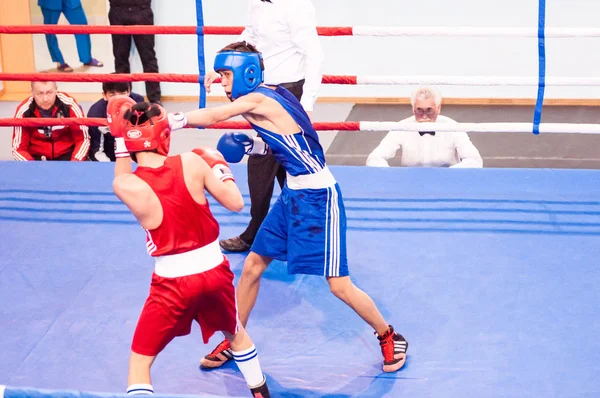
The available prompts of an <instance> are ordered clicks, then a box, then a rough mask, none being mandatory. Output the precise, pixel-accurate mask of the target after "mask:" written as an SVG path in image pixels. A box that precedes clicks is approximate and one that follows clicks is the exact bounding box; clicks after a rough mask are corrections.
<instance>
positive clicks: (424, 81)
mask: <svg viewBox="0 0 600 398" xmlns="http://www.w3.org/2000/svg"><path fill="white" fill-rule="evenodd" d="M538 83H539V78H538V77H537V76H536V77H533V76H532V77H527V76H443V75H428V76H361V75H358V76H356V84H365V85H407V86H409V85H439V86H460V85H468V86H536V87H537V85H538ZM546 86H600V77H546Z"/></svg>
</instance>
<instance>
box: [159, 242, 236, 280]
mask: <svg viewBox="0 0 600 398" xmlns="http://www.w3.org/2000/svg"><path fill="white" fill-rule="evenodd" d="M224 259H225V256H223V253H222V252H221V248H220V247H219V241H218V240H215V241H214V242H212V243H209V244H208V245H206V246H203V247H201V248H199V249H195V250H191V251H189V252H185V253H179V254H171V255H166V256H158V257H155V263H154V272H155V273H156V275H158V276H162V277H164V278H177V277H180V276H186V275H194V274H200V273H202V272H205V271H208V270H211V269H213V268H215V267H216V266H218V265H219V264H221V263H222V262H223V260H224Z"/></svg>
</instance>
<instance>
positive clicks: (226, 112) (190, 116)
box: [185, 94, 264, 127]
mask: <svg viewBox="0 0 600 398" xmlns="http://www.w3.org/2000/svg"><path fill="white" fill-rule="evenodd" d="M263 98H264V97H263V96H262V95H259V94H248V95H245V96H243V97H240V98H238V99H236V100H235V101H233V102H232V103H230V104H227V105H221V106H217V107H215V108H205V109H196V110H194V111H191V112H187V113H186V114H185V117H186V118H187V127H207V126H210V125H211V124H215V123H217V122H222V121H224V120H227V119H230V118H232V117H235V116H239V115H242V114H244V113H256V112H257V109H258V106H259V104H260V103H261V102H262V100H263Z"/></svg>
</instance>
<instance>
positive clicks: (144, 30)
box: [0, 25, 352, 36]
mask: <svg viewBox="0 0 600 398" xmlns="http://www.w3.org/2000/svg"><path fill="white" fill-rule="evenodd" d="M243 30H244V27H242V26H203V27H202V29H201V30H200V29H199V28H198V27H196V26H157V25H129V26H120V25H112V26H95V25H12V26H9V25H4V26H0V33H9V34H35V33H50V34H81V33H87V34H119V33H120V34H146V35H150V34H166V35H196V34H205V35H239V34H241V33H242V31H243ZM317 32H318V33H319V35H320V36H352V28H351V27H318V28H317Z"/></svg>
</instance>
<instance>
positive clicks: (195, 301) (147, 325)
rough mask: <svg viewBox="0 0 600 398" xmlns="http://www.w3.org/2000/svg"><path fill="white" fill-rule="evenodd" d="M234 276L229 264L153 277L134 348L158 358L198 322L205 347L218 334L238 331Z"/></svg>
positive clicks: (154, 275)
mask: <svg viewBox="0 0 600 398" xmlns="http://www.w3.org/2000/svg"><path fill="white" fill-rule="evenodd" d="M237 319H238V318H237V307H236V302H235V288H234V287H233V273H232V272H231V269H230V268H229V262H228V261H227V260H225V261H223V263H221V264H220V265H218V266H217V267H215V268H213V269H210V270H208V271H205V272H202V273H200V274H194V275H188V276H182V277H177V278H164V277H161V276H158V275H156V273H154V274H153V275H152V284H151V285H150V295H149V296H148V299H147V300H146V303H145V304H144V308H143V309H142V313H141V314H140V319H139V320H138V324H137V327H136V329H135V333H134V335H133V342H132V344H131V349H132V351H133V352H135V353H136V354H140V355H146V356H156V355H158V353H160V352H161V351H162V350H163V349H164V348H165V347H166V346H167V344H169V342H170V341H171V340H173V339H174V338H175V337H177V336H186V335H188V334H189V333H190V331H191V328H192V322H193V321H194V320H196V322H198V324H199V325H200V329H201V330H202V338H203V340H204V344H206V343H208V340H209V339H210V338H211V336H212V335H213V334H214V333H215V332H218V331H225V332H229V333H231V334H235V333H237V331H238V323H237Z"/></svg>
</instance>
